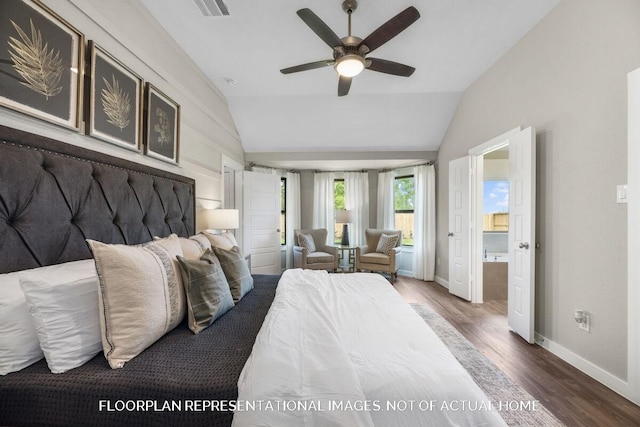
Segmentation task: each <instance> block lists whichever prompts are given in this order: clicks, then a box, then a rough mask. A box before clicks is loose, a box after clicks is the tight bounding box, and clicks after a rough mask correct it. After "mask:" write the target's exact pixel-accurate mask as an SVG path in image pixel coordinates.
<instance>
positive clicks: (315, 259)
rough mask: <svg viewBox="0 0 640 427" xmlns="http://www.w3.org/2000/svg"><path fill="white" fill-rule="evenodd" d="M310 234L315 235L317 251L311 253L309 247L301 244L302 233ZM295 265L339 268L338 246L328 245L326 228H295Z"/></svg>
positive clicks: (327, 268)
mask: <svg viewBox="0 0 640 427" xmlns="http://www.w3.org/2000/svg"><path fill="white" fill-rule="evenodd" d="M302 234H309V235H311V236H312V237H313V242H314V244H315V247H316V250H315V252H311V253H309V251H308V250H307V248H305V247H303V245H301V244H300V239H301V237H300V235H302ZM293 235H294V239H295V241H294V246H293V266H294V267H295V268H306V269H311V270H330V271H332V272H334V271H336V269H337V268H338V260H339V258H338V248H336V247H335V246H330V245H327V243H326V242H327V230H326V229H325V228H318V229H306V230H293Z"/></svg>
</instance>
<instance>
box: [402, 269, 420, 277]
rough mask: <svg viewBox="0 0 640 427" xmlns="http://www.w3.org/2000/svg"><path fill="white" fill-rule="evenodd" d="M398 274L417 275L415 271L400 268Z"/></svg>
mask: <svg viewBox="0 0 640 427" xmlns="http://www.w3.org/2000/svg"><path fill="white" fill-rule="evenodd" d="M398 276H407V277H416V275H415V274H414V273H413V271H409V270H398Z"/></svg>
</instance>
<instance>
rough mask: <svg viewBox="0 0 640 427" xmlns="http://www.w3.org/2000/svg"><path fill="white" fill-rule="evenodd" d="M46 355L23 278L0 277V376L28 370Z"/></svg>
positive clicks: (5, 275) (17, 276)
mask: <svg viewBox="0 0 640 427" xmlns="http://www.w3.org/2000/svg"><path fill="white" fill-rule="evenodd" d="M43 356H44V355H43V354H42V350H41V349H40V342H39V341H38V335H36V328H35V326H33V321H32V320H31V315H29V309H28V307H27V301H26V300H25V299H24V293H23V292H22V289H21V288H20V276H19V275H18V273H17V272H16V273H7V274H0V375H6V374H8V373H9V372H16V371H19V370H20V369H23V368H26V367H27V366H29V365H31V364H33V363H35V362H37V361H38V360H40V359H42V357H43Z"/></svg>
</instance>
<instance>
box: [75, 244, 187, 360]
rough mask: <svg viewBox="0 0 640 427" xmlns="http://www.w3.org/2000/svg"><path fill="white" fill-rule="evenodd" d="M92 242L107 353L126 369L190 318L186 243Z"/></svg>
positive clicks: (101, 326) (107, 355)
mask: <svg viewBox="0 0 640 427" xmlns="http://www.w3.org/2000/svg"><path fill="white" fill-rule="evenodd" d="M87 243H88V244H89V247H90V248H91V251H92V252H93V256H94V258H95V262H96V270H97V272H98V278H99V282H100V292H99V293H98V297H99V302H100V328H101V332H102V348H103V350H104V354H105V357H106V358H107V360H108V362H109V365H110V366H111V367H112V368H113V369H116V368H122V367H123V366H124V364H125V363H126V362H128V361H129V360H131V359H133V358H134V357H136V356H137V355H138V354H140V353H141V352H142V351H144V349H146V348H147V347H149V346H150V345H151V344H153V343H154V342H156V341H157V340H158V339H159V338H160V337H162V336H163V335H164V334H166V333H167V332H169V331H170V330H171V329H173V328H175V327H176V326H177V325H178V324H179V323H180V322H181V321H182V319H183V318H184V309H185V304H184V298H185V297H184V291H183V289H182V280H181V275H180V272H179V271H176V270H175V267H176V265H177V260H176V258H175V257H176V255H182V248H181V246H180V240H179V239H178V237H177V236H175V235H172V236H170V237H168V238H166V239H163V240H160V241H155V242H150V243H147V244H144V245H140V246H127V245H108V244H105V243H101V242H97V241H94V240H87ZM178 268H179V267H178Z"/></svg>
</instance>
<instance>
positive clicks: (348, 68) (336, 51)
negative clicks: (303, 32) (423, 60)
mask: <svg viewBox="0 0 640 427" xmlns="http://www.w3.org/2000/svg"><path fill="white" fill-rule="evenodd" d="M357 7H358V2H357V1H356V0H345V1H344V2H343V3H342V9H343V10H344V11H345V12H346V13H347V15H348V17H349V18H348V19H349V21H348V26H349V35H348V36H346V37H342V38H340V37H338V36H337V35H336V33H334V32H333V30H331V28H329V26H328V25H327V24H325V23H324V22H323V21H322V20H321V19H320V18H318V16H317V15H316V14H315V13H313V12H312V11H311V10H310V9H300V10H299V11H298V12H297V14H298V16H299V17H300V18H301V19H302V20H303V21H304V22H305V24H307V25H308V26H309V28H311V30H312V31H313V32H314V33H316V34H317V35H318V37H320V38H321V39H322V40H323V41H324V42H325V43H326V44H328V45H329V47H331V48H332V49H333V59H325V60H322V61H316V62H310V63H307V64H301V65H296V66H294V67H289V68H283V69H282V70H280V72H281V73H282V74H290V73H297V72H299V71H306V70H313V69H315V68H322V67H326V66H329V65H333V66H334V68H335V69H336V71H337V72H338V75H339V76H340V79H339V81H338V96H344V95H347V94H348V93H349V88H350V87H351V79H352V78H353V77H355V76H356V75H358V74H359V73H360V72H361V71H362V70H364V69H365V68H366V69H368V70H371V71H378V72H380V73H386V74H393V75H396V76H402V77H409V76H410V75H411V74H413V72H414V71H415V68H413V67H410V66H408V65H404V64H400V63H397V62H393V61H387V60H386V59H379V58H367V57H366V55H367V54H369V53H371V52H373V51H374V50H375V49H377V48H379V47H380V46H382V45H383V44H385V43H386V42H388V41H389V40H391V39H392V38H394V37H395V36H397V35H398V34H400V33H401V32H402V31H404V30H405V29H406V28H407V27H409V25H411V24H413V23H414V22H415V21H416V20H417V19H418V18H420V13H418V10H417V9H416V8H415V7H413V6H409V7H408V8H406V9H405V10H403V11H402V12H400V13H399V14H397V15H396V16H394V17H393V18H391V19H389V20H388V21H387V22H385V23H384V24H382V25H381V26H380V27H378V29H376V30H375V31H374V32H373V33H371V34H369V36H367V37H366V38H365V39H364V40H363V39H361V38H359V37H355V36H352V35H351V14H352V13H353V12H354V11H355V10H356V8H357Z"/></svg>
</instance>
